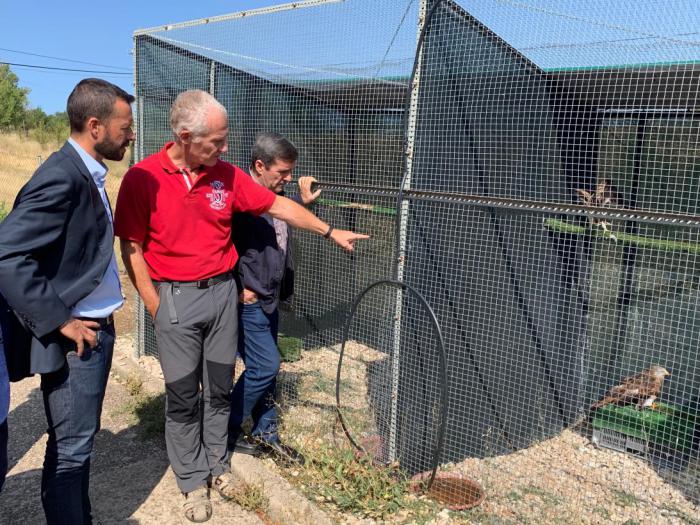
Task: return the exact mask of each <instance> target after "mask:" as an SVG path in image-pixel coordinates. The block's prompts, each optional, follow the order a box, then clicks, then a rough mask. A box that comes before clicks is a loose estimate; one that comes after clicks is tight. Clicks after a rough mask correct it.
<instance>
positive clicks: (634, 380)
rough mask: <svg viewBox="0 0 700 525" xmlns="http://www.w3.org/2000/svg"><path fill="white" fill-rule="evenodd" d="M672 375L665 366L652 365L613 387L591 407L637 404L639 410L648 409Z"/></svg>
mask: <svg viewBox="0 0 700 525" xmlns="http://www.w3.org/2000/svg"><path fill="white" fill-rule="evenodd" d="M670 375H671V373H670V372H669V371H668V370H666V369H665V368H664V367H663V366H659V365H652V366H650V367H649V368H647V369H646V370H644V372H639V373H638V374H634V375H632V376H629V377H626V378H624V379H623V380H622V382H621V383H620V384H619V385H617V386H614V387H612V388H611V389H610V390H609V391H608V393H607V395H606V396H605V397H604V398H603V399H601V400H600V401H598V402H597V403H594V404H593V405H591V409H596V408H600V407H603V406H605V405H610V404H615V405H629V404H632V403H636V404H637V408H638V409H639V410H641V409H643V408H648V407H650V406H652V405H653V404H654V401H656V398H657V397H658V396H659V394H660V393H661V387H662V386H663V384H664V379H665V378H666V377H667V376H670Z"/></svg>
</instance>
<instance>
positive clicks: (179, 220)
mask: <svg viewBox="0 0 700 525" xmlns="http://www.w3.org/2000/svg"><path fill="white" fill-rule="evenodd" d="M170 122H171V126H172V129H173V133H174V134H175V142H171V143H168V144H166V145H165V147H164V148H163V149H162V150H161V151H160V152H159V153H156V154H155V155H151V156H150V157H148V158H146V159H144V160H143V161H142V162H140V163H138V164H136V165H135V166H134V167H133V168H131V169H130V170H129V171H128V172H127V173H126V175H125V176H124V180H123V182H122V186H121V189H120V191H119V197H118V199H117V206H116V211H115V222H114V226H115V233H116V235H117V236H119V238H120V239H121V249H122V257H123V259H124V264H125V265H126V268H127V271H128V272H129V277H130V278H131V280H132V282H133V283H134V286H135V287H136V289H137V290H138V293H139V295H140V296H141V298H142V300H143V302H144V305H145V307H146V308H147V309H148V311H149V313H150V314H151V316H152V317H153V319H154V326H155V331H156V342H157V346H158V354H159V357H160V363H161V367H162V368H163V375H164V377H165V386H166V425H165V439H166V446H167V449H168V457H169V459H170V463H171V465H172V467H173V471H174V472H175V476H176V479H177V483H178V486H179V488H180V490H181V491H182V492H183V494H184V496H185V501H184V513H185V516H186V517H187V518H188V519H189V520H190V521H196V522H201V521H206V520H207V519H209V517H211V504H210V502H209V490H208V486H209V482H210V483H211V488H213V489H215V490H216V491H217V492H219V494H220V495H221V496H223V497H224V498H230V497H231V496H232V495H233V492H234V491H235V489H236V487H235V480H234V479H233V478H232V477H231V474H230V466H229V452H228V450H227V446H226V445H227V437H228V419H229V412H230V400H229V392H230V390H231V388H232V372H233V364H234V360H235V351H236V345H235V341H236V340H237V313H236V308H237V303H238V291H237V289H236V284H235V281H234V280H233V275H232V270H233V267H234V266H235V264H236V261H237V259H238V254H237V253H236V250H235V248H234V246H233V243H232V242H231V219H232V215H233V213H235V212H249V213H252V214H256V215H259V214H263V213H269V214H270V215H272V216H273V217H275V218H277V219H281V220H283V221H285V222H287V223H288V224H290V225H291V226H293V227H295V228H302V229H305V230H308V231H312V232H316V233H318V234H320V235H323V236H324V237H326V238H329V239H331V240H333V241H334V242H336V243H337V244H338V245H339V246H340V247H341V248H343V249H345V250H348V251H352V249H353V246H354V242H355V241H356V240H358V239H366V238H368V237H367V236H366V235H361V234H356V233H353V232H350V231H346V230H335V229H333V228H332V227H331V226H329V225H328V224H326V223H324V222H323V221H321V220H320V219H318V218H317V217H316V216H315V215H313V214H312V213H311V212H309V211H308V210H306V209H305V208H304V207H303V206H300V205H299V204H297V203H295V202H293V201H291V200H289V199H287V198H285V197H281V196H278V195H276V194H275V193H273V192H272V191H270V190H268V189H266V188H264V187H263V186H260V185H258V184H256V183H255V182H254V181H253V180H252V179H251V178H250V177H249V176H247V175H246V174H245V173H244V172H243V171H241V170H240V169H239V168H237V167H235V166H233V165H231V164H228V163H226V162H223V161H221V160H219V156H220V155H222V154H223V153H225V152H226V150H227V135H228V121H227V113H226V109H225V108H224V107H223V106H222V105H221V104H220V103H219V102H217V101H216V99H215V98H214V97H212V96H211V95H209V94H208V93H206V92H204V91H199V90H193V91H186V92H184V93H181V94H180V95H179V96H178V97H177V99H176V100H175V102H174V103H173V106H172V108H171V111H170ZM200 385H201V392H200ZM200 402H201V403H202V406H203V413H202V414H200V412H199V411H200Z"/></svg>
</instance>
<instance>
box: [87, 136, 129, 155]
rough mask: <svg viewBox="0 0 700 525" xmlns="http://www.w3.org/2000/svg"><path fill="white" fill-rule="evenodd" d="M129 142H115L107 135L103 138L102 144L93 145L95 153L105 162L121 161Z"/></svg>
mask: <svg viewBox="0 0 700 525" xmlns="http://www.w3.org/2000/svg"><path fill="white" fill-rule="evenodd" d="M129 142H130V141H129V140H127V141H125V142H115V141H114V140H112V137H110V136H109V135H107V136H105V138H104V140H103V141H102V142H98V143H97V144H95V151H96V152H97V153H99V154H100V155H102V157H104V158H105V159H107V160H117V161H119V160H122V159H123V158H124V154H125V153H126V148H128V147H129Z"/></svg>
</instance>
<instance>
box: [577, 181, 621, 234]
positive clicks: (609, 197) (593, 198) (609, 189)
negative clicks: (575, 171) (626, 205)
mask: <svg viewBox="0 0 700 525" xmlns="http://www.w3.org/2000/svg"><path fill="white" fill-rule="evenodd" d="M576 193H578V195H579V199H581V201H582V202H583V204H584V206H599V207H601V208H606V207H612V208H615V207H618V206H621V205H622V200H621V199H620V196H619V194H618V193H617V190H616V188H615V186H614V185H613V184H612V182H610V181H609V180H608V179H601V180H600V182H598V184H597V185H596V188H595V192H593V193H590V192H588V191H586V190H583V189H581V188H577V189H576ZM591 224H593V225H599V226H600V227H601V228H602V229H603V232H605V233H606V234H609V236H610V238H611V239H612V240H613V241H617V237H615V235H614V234H613V233H612V231H610V230H609V229H608V228H609V227H610V223H609V222H606V221H598V220H595V219H591Z"/></svg>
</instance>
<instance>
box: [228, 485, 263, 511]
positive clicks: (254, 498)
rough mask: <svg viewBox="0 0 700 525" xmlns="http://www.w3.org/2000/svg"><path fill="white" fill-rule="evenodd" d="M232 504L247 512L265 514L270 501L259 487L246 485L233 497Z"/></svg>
mask: <svg viewBox="0 0 700 525" xmlns="http://www.w3.org/2000/svg"><path fill="white" fill-rule="evenodd" d="M233 502H234V503H236V504H237V505H239V506H240V507H241V508H243V509H244V510H247V511H249V512H257V513H263V514H264V513H266V512H267V510H268V508H269V506H270V500H269V499H268V498H267V495H266V494H265V490H264V488H263V487H262V486H260V485H248V484H246V485H245V487H244V488H243V489H242V490H241V491H239V492H237V493H236V494H235V495H234V496H233Z"/></svg>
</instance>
